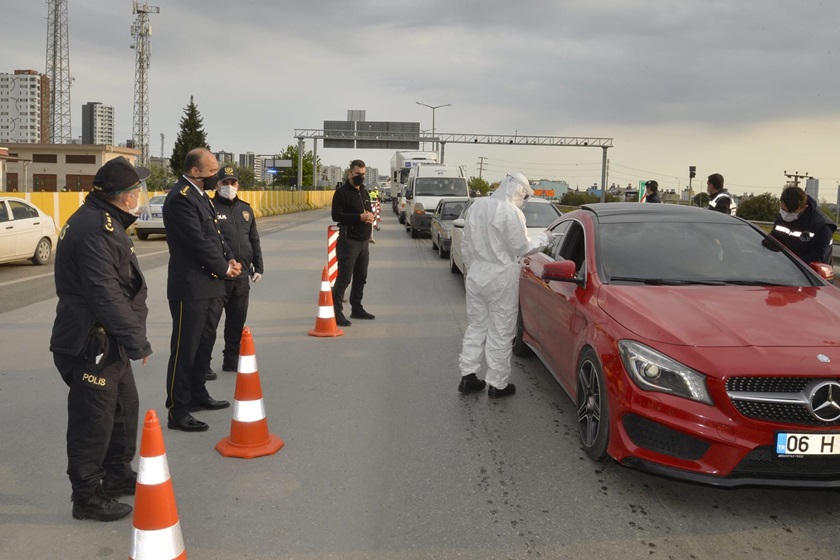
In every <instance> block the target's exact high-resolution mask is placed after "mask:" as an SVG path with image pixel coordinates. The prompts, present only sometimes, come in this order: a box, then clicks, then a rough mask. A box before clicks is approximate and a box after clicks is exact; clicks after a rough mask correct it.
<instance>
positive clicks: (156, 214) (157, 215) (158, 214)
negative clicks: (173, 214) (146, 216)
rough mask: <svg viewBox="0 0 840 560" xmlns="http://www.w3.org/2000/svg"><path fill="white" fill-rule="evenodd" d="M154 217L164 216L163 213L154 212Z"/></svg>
mask: <svg viewBox="0 0 840 560" xmlns="http://www.w3.org/2000/svg"><path fill="white" fill-rule="evenodd" d="M152 218H163V214H161V213H160V212H152Z"/></svg>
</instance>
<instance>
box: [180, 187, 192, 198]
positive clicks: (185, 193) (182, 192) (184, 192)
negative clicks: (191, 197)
mask: <svg viewBox="0 0 840 560" xmlns="http://www.w3.org/2000/svg"><path fill="white" fill-rule="evenodd" d="M189 192H190V186H189V185H186V186H184V188H183V189H181V194H182V195H183V196H187V194H189Z"/></svg>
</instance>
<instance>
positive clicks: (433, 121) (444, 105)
mask: <svg viewBox="0 0 840 560" xmlns="http://www.w3.org/2000/svg"><path fill="white" fill-rule="evenodd" d="M415 103H417V104H418V105H422V106H423V107H428V108H429V109H431V110H432V137H433V138H436V137H435V111H436V110H437V109H440V108H441V107H449V106H451V105H452V104H451V103H445V104H443V105H426V104H425V103H420V102H419V101H415ZM434 146H435V153H436V154H437V153H438V143H437V141H435V142H434Z"/></svg>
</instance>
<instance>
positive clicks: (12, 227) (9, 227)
mask: <svg viewBox="0 0 840 560" xmlns="http://www.w3.org/2000/svg"><path fill="white" fill-rule="evenodd" d="M6 229H15V226H6Z"/></svg>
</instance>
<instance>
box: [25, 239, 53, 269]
mask: <svg viewBox="0 0 840 560" xmlns="http://www.w3.org/2000/svg"><path fill="white" fill-rule="evenodd" d="M50 255H52V243H50V240H49V239H47V238H46V237H42V238H41V240H40V241H39V242H38V246H37V247H35V254H34V255H32V258H31V259H30V260H31V261H32V264H37V265H43V264H47V263H48V262H50Z"/></svg>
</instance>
